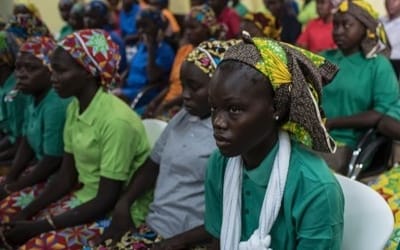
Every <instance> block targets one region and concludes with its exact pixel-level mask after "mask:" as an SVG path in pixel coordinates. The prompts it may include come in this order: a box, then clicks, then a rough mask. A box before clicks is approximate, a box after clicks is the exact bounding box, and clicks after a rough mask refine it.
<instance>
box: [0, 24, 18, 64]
mask: <svg viewBox="0 0 400 250" xmlns="http://www.w3.org/2000/svg"><path fill="white" fill-rule="evenodd" d="M21 44H22V40H21V39H17V38H16V37H15V36H14V35H13V34H12V33H10V32H7V31H0V61H1V62H3V63H6V64H7V65H9V66H10V67H14V64H15V58H16V57H17V53H18V51H19V47H20V45H21Z"/></svg>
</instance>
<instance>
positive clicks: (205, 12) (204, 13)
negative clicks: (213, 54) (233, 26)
mask: <svg viewBox="0 0 400 250" xmlns="http://www.w3.org/2000/svg"><path fill="white" fill-rule="evenodd" d="M187 18H188V19H195V20H196V21H198V22H199V23H201V24H202V25H204V26H205V27H207V28H208V30H209V31H210V34H211V36H212V37H214V38H215V37H216V36H218V38H219V39H224V38H225V33H226V29H225V27H224V26H223V25H221V24H219V22H218V20H217V17H216V16H215V13H214V11H213V9H212V8H211V7H210V6H208V5H207V4H203V5H199V6H194V7H192V8H191V9H190V12H189V14H188V16H187Z"/></svg>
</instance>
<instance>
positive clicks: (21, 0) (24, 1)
mask: <svg viewBox="0 0 400 250" xmlns="http://www.w3.org/2000/svg"><path fill="white" fill-rule="evenodd" d="M14 4H15V5H24V6H25V7H26V8H27V9H28V10H29V11H30V12H31V13H32V14H33V15H35V16H36V17H39V18H40V17H41V16H40V11H39V8H38V7H37V6H36V5H35V4H34V3H33V2H32V1H31V0H15V1H14Z"/></svg>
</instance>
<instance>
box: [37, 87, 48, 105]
mask: <svg viewBox="0 0 400 250" xmlns="http://www.w3.org/2000/svg"><path fill="white" fill-rule="evenodd" d="M50 89H51V85H49V87H47V88H46V89H44V90H42V91H40V92H39V93H36V94H34V95H33V104H34V105H35V107H36V106H37V105H39V103H40V102H41V101H43V99H44V98H45V97H46V96H47V93H49V91H50Z"/></svg>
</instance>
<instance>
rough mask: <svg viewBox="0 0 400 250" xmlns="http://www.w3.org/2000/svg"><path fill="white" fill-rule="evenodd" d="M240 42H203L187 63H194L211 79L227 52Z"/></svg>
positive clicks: (187, 59)
mask: <svg viewBox="0 0 400 250" xmlns="http://www.w3.org/2000/svg"><path fill="white" fill-rule="evenodd" d="M239 42H240V40H228V41H218V40H214V41H205V42H202V43H200V44H199V46H197V47H196V48H195V49H194V50H193V51H192V52H190V54H189V55H188V56H187V58H186V61H187V62H192V63H194V64H195V65H196V66H197V67H198V68H200V69H201V71H203V72H204V73H206V74H207V75H208V76H209V77H211V76H212V75H213V74H214V72H215V69H216V68H217V65H218V64H219V63H220V62H221V60H222V59H223V56H224V54H225V52H226V51H227V50H228V49H229V48H230V47H232V46H233V45H235V44H238V43H239Z"/></svg>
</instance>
